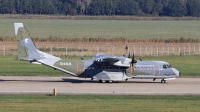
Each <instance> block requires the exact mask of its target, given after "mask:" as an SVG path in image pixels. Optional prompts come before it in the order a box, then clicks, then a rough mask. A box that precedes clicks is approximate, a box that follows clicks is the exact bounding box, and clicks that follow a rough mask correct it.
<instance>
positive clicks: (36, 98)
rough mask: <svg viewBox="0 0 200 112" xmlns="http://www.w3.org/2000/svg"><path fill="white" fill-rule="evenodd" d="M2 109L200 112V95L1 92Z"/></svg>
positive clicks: (15, 111)
mask: <svg viewBox="0 0 200 112" xmlns="http://www.w3.org/2000/svg"><path fill="white" fill-rule="evenodd" d="M0 99H1V100H0V104H1V105H0V109H1V112H46V111H48V112H66V111H67V112H133V111H134V112H138V111H141V112H143V111H145V112H147V111H148V112H169V111H170V112H174V111H175V112H199V111H200V103H199V101H200V96H199V95H198V96H197V95H196V96H195V95H194V96H191V95H183V96H181V95H180V96H165V95H159V96H154V95H152V96H151V95H148V96H142V95H61V96H55V97H54V96H48V95H0Z"/></svg>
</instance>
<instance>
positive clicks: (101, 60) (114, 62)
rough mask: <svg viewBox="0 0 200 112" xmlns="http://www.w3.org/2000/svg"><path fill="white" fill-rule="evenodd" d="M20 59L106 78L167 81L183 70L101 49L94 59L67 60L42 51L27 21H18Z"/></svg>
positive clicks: (73, 73)
mask: <svg viewBox="0 0 200 112" xmlns="http://www.w3.org/2000/svg"><path fill="white" fill-rule="evenodd" d="M14 27H15V35H16V38H17V47H18V59H19V60H26V61H30V62H32V63H35V64H43V65H46V66H49V67H52V68H54V69H55V70H60V71H63V72H66V73H68V74H71V75H73V76H76V77H83V78H92V80H93V79H97V80H99V81H100V82H102V81H103V82H104V81H121V80H127V79H128V78H150V79H154V80H155V79H162V80H161V82H165V81H166V80H168V79H173V78H175V77H177V76H179V71H178V70H176V69H175V68H173V67H172V66H171V65H170V64H169V63H167V62H164V61H135V60H134V59H130V58H128V56H127V54H126V56H110V55H107V54H103V53H98V54H96V56H95V57H94V58H93V59H90V60H63V59H60V58H59V57H55V56H53V55H50V54H47V53H44V52H42V51H39V50H38V49H37V48H36V46H35V44H34V43H33V41H32V39H31V37H30V35H29V33H28V31H27V30H26V28H25V27H24V25H23V23H14Z"/></svg>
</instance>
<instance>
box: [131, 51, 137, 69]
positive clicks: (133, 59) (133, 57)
mask: <svg viewBox="0 0 200 112" xmlns="http://www.w3.org/2000/svg"><path fill="white" fill-rule="evenodd" d="M134 63H137V61H136V60H135V55H134V53H133V56H132V61H131V65H132V66H133V64H134Z"/></svg>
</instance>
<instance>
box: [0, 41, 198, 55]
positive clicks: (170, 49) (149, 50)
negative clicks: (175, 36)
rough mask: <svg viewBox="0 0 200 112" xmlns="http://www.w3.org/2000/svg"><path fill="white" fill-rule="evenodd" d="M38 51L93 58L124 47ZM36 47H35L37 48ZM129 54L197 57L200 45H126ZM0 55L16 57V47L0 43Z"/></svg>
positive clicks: (44, 46)
mask: <svg viewBox="0 0 200 112" xmlns="http://www.w3.org/2000/svg"><path fill="white" fill-rule="evenodd" d="M38 45H39V47H38V49H39V50H41V51H44V52H46V53H49V54H52V55H56V56H83V57H84V56H95V54H96V53H99V52H102V53H106V54H109V55H113V56H114V55H123V54H125V52H126V51H125V45H126V44H120V45H117V44H116V45H110V44H107V45H101V44H99V45H96V44H92V45H87V44H84V45H81V44H78V43H77V44H73V45H72V44H69V45H68V44H64V43H62V44H61V45H60V44H48V45H47V44H45V43H43V44H41V43H40V44H38ZM38 45H37V46H38ZM128 46H129V52H130V54H131V55H132V53H134V54H135V56H167V55H177V56H186V55H199V54H200V44H178V45H176V44H155V45H154V44H137V45H135V44H134V45H128ZM0 54H1V55H2V56H7V55H17V47H16V45H13V44H2V43H0Z"/></svg>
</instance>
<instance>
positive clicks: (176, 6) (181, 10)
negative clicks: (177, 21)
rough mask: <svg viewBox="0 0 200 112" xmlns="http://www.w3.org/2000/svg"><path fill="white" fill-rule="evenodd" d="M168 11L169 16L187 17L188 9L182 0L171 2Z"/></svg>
mask: <svg viewBox="0 0 200 112" xmlns="http://www.w3.org/2000/svg"><path fill="white" fill-rule="evenodd" d="M166 10H167V11H166V12H167V15H168V16H173V17H181V16H185V15H186V7H185V6H184V5H183V4H182V3H181V2H180V0H171V1H170V2H169V5H168V8H167V9H166Z"/></svg>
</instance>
